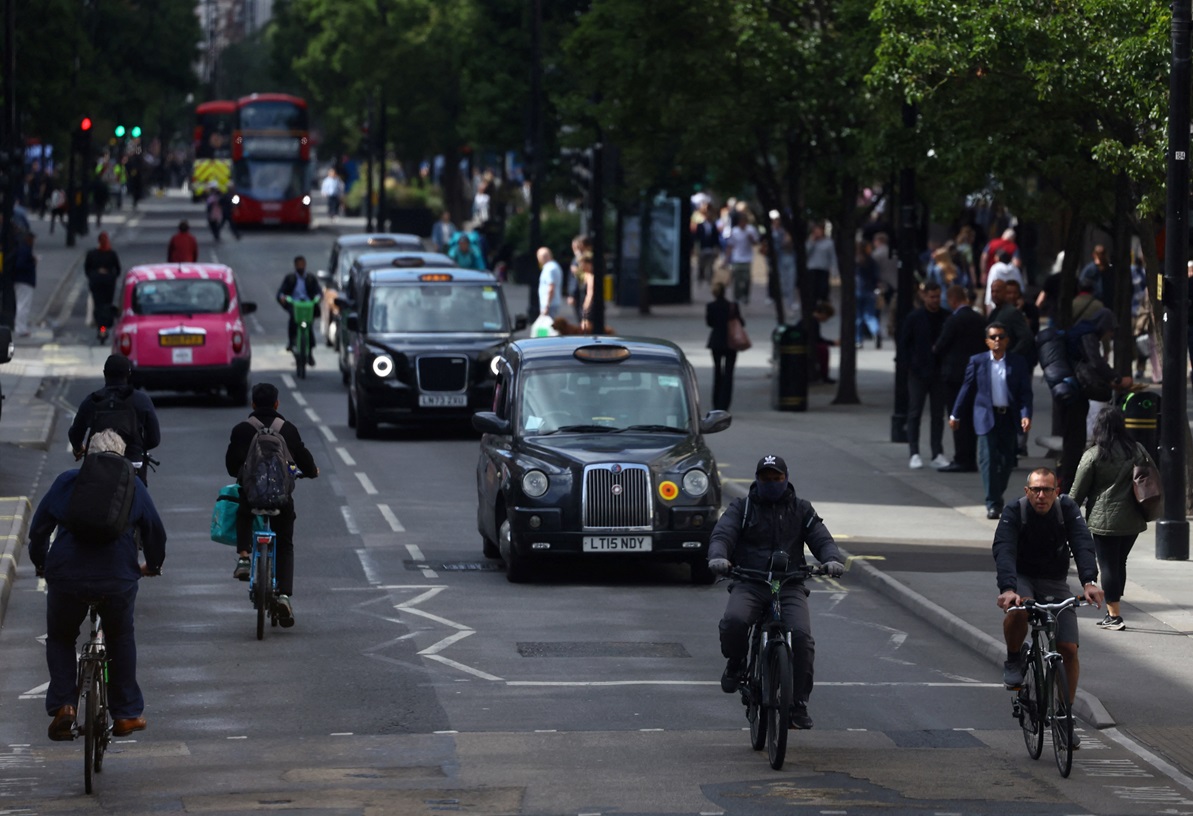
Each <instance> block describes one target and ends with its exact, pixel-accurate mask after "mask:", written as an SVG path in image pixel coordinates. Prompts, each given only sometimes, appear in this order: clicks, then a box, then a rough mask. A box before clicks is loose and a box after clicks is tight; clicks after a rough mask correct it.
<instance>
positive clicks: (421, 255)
mask: <svg viewBox="0 0 1193 816" xmlns="http://www.w3.org/2000/svg"><path fill="white" fill-rule="evenodd" d="M455 268H456V262H455V261H453V260H452V259H451V258H449V257H447V256H446V255H442V254H440V253H438V252H423V251H421V250H406V249H401V250H389V251H386V252H366V253H363V254H361V255H357V256H356V257H355V258H353V260H352V264H351V265H350V266H349V269H348V272H347V273H345V275H344V280H343V283H342V285H341V286H340V289H339V290H338V294H337V296H336V299H335V304H336V308H337V310H338V312H339V316H338V320H339V323H340V324H341V325H340V330H339V331H338V333H337V340H338V341H337V343H336V359H337V360H338V361H339V364H340V376H341V378H342V379H343V381H344V385H348V384H349V383H350V382H352V355H353V349H352V338H353V334H352V332H350V331H348V327H347V322H346V321H347V319H348V315H349V314H350V313H351V312H352V311H353V306H352V304H354V303H355V302H356V290H357V281H358V280H361V279H362V278H363V277H364V276H365V275H367V274H368V273H369V272H371V271H372V270H374V269H455ZM342 303H346V304H347V308H340V304H342Z"/></svg>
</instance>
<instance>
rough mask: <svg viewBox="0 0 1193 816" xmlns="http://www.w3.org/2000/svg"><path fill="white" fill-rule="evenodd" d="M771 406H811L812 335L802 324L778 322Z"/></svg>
mask: <svg viewBox="0 0 1193 816" xmlns="http://www.w3.org/2000/svg"><path fill="white" fill-rule="evenodd" d="M771 340H772V342H773V344H774V354H773V359H774V362H773V366H774V369H773V376H772V377H771V407H772V408H774V409H775V410H776V411H806V410H808V364H809V357H808V338H807V335H806V334H805V333H804V329H803V327H802V326H776V327H775V331H774V334H773V335H772V337H771Z"/></svg>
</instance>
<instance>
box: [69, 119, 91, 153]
mask: <svg viewBox="0 0 1193 816" xmlns="http://www.w3.org/2000/svg"><path fill="white" fill-rule="evenodd" d="M91 124H92V123H91V117H90V116H84V117H83V118H82V119H81V120H80V121H79V124H78V126H77V127H76V128H75V129H74V130H73V131H72V132H71V146H72V147H74V149H75V152H76V153H81V154H82V155H83V156H85V157H89V156H90V155H91V130H92V128H91Z"/></svg>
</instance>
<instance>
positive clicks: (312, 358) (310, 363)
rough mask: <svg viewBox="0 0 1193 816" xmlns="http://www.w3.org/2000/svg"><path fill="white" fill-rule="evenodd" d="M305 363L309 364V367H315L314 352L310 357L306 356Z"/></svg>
mask: <svg viewBox="0 0 1193 816" xmlns="http://www.w3.org/2000/svg"><path fill="white" fill-rule="evenodd" d="M307 365H309V366H310V367H311V368H314V367H315V355H314V354H312V355H311V356H310V357H308V358H307Z"/></svg>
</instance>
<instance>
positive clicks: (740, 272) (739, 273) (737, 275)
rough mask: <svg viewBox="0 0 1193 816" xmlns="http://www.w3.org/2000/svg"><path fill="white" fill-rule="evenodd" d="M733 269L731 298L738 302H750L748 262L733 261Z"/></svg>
mask: <svg viewBox="0 0 1193 816" xmlns="http://www.w3.org/2000/svg"><path fill="white" fill-rule="evenodd" d="M732 269H733V299H734V300H736V301H737V302H738V303H742V304H745V303H749V302H750V264H748V263H735V264H732Z"/></svg>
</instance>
